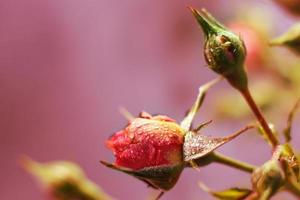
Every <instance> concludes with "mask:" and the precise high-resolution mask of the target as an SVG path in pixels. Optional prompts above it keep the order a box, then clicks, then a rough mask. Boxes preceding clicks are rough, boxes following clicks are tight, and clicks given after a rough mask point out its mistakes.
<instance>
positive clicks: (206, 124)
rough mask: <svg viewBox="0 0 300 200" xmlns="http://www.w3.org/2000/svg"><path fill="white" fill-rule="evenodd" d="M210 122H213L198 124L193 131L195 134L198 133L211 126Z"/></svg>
mask: <svg viewBox="0 0 300 200" xmlns="http://www.w3.org/2000/svg"><path fill="white" fill-rule="evenodd" d="M212 122H213V120H209V121H207V122H204V123H202V124H200V125H199V126H198V127H197V128H195V129H194V130H193V131H194V132H196V133H197V132H198V131H200V130H201V129H202V128H204V127H206V126H208V125H209V124H211V123H212Z"/></svg>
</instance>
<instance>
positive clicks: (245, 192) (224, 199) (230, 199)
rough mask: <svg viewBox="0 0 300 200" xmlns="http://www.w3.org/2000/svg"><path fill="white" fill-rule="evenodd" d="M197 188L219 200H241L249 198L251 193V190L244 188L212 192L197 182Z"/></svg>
mask: <svg viewBox="0 0 300 200" xmlns="http://www.w3.org/2000/svg"><path fill="white" fill-rule="evenodd" d="M199 187H200V188H201V189H202V190H203V191H205V192H207V193H210V194H211V195H212V196H214V197H216V198H217V199H220V200H241V199H244V198H246V197H247V196H249V195H250V194H251V192H252V191H251V190H249V189H244V188H230V189H227V190H223V191H212V190H211V189H210V188H208V187H207V186H206V185H205V184H203V183H201V182H199Z"/></svg>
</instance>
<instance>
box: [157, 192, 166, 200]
mask: <svg viewBox="0 0 300 200" xmlns="http://www.w3.org/2000/svg"><path fill="white" fill-rule="evenodd" d="M164 193H165V192H164V191H160V193H159V194H158V196H157V197H156V198H155V200H159V199H160V198H161V197H162V196H163V195H164Z"/></svg>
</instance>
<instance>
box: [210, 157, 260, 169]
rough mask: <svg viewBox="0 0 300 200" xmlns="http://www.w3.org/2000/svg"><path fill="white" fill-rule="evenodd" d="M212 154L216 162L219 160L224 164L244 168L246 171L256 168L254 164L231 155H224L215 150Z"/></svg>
mask: <svg viewBox="0 0 300 200" xmlns="http://www.w3.org/2000/svg"><path fill="white" fill-rule="evenodd" d="M212 156H213V160H214V162H217V163H220V164H223V165H227V166H230V167H233V168H236V169H239V170H242V171H244V172H248V173H252V172H253V171H254V170H255V168H256V167H255V166H253V165H250V164H248V163H245V162H242V161H239V160H236V159H233V158H230V157H228V156H225V155H222V154H220V153H216V152H214V153H213V154H212Z"/></svg>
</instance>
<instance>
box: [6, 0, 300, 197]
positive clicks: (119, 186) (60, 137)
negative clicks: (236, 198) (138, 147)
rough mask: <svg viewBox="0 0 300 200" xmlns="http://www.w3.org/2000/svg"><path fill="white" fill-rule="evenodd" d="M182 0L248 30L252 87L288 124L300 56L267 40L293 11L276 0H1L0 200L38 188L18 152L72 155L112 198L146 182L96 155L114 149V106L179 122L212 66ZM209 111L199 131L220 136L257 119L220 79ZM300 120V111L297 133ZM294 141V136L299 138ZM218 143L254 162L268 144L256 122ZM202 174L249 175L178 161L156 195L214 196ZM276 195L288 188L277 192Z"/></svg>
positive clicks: (139, 191) (243, 178) (280, 122)
mask: <svg viewBox="0 0 300 200" xmlns="http://www.w3.org/2000/svg"><path fill="white" fill-rule="evenodd" d="M188 5H192V6H194V7H196V8H201V7H205V8H207V9H208V10H209V11H210V12H211V13H212V14H213V15H215V16H216V17H217V18H218V19H220V21H222V22H223V23H225V24H226V25H228V26H229V27H232V28H233V29H234V30H236V31H237V33H238V34H240V35H241V36H242V37H243V38H244V39H245V40H246V45H247V48H249V50H248V54H249V56H248V57H249V59H250V58H252V59H250V60H247V65H248V71H249V76H250V83H251V88H252V90H253V92H254V93H256V95H257V96H256V99H257V101H259V103H260V105H261V106H262V108H264V110H265V112H266V113H267V117H268V119H270V120H272V122H274V124H275V125H276V128H278V130H279V131H280V130H282V128H284V125H285V122H286V119H287V115H288V112H289V110H290V108H291V107H292V105H293V103H294V102H295V101H296V98H297V94H299V91H300V89H299V86H298V85H299V84H297V83H299V80H300V78H299V76H300V72H299V70H298V69H300V66H296V67H294V66H295V65H296V64H295V63H297V62H299V59H298V58H297V57H296V56H295V55H294V54H292V53H291V52H290V51H289V50H287V49H284V48H279V47H274V50H273V48H272V49H270V47H268V45H267V43H268V41H267V40H268V39H269V38H272V37H274V36H277V35H279V34H281V33H283V32H284V31H285V30H287V28H288V27H290V26H291V25H292V24H293V23H294V22H295V21H297V20H298V18H297V17H295V16H292V15H290V14H288V12H285V11H284V10H283V9H281V8H280V7H279V6H278V5H277V4H275V3H274V2H272V1H271V0H257V1H255V0H243V1H240V0H226V1H225V0H189V1H187V0H164V1H161V0H152V1H146V0H122V1H119V0H84V1H83V0H72V1H70V0H60V1H51V0H45V1H39V0H2V1H0V47H1V48H0V91H1V92H0V113H1V115H0V142H1V143H0V157H1V161H0V162H1V168H0V169H1V170H0V177H1V182H0V194H1V199H3V200H17V199H32V200H35V199H36V200H38V199H45V195H44V193H43V192H42V191H41V190H40V188H39V187H38V185H37V184H36V181H35V180H34V179H33V178H32V177H31V176H30V175H28V174H27V173H26V172H24V170H23V169H22V168H21V167H20V165H19V164H18V160H19V158H20V156H21V155H24V154H25V155H28V156H30V157H32V158H33V159H35V160H37V161H40V162H47V161H53V160H71V161H74V162H76V163H79V164H80V165H81V166H82V168H83V169H84V170H85V172H86V174H87V176H88V177H89V178H90V179H91V180H93V181H95V182H96V183H98V184H99V185H100V186H101V187H102V188H103V189H104V190H105V191H106V192H107V193H109V194H110V195H112V196H114V197H115V198H116V199H121V200H122V199H130V200H141V199H147V197H148V196H149V194H151V193H153V191H152V190H151V189H149V188H147V187H146V185H145V184H144V183H142V182H140V181H138V180H135V179H134V178H132V177H129V176H127V175H125V174H121V173H118V172H116V171H113V170H110V169H108V168H105V167H103V166H102V165H100V163H99V160H107V161H112V162H113V160H114V158H113V154H112V153H111V152H110V151H109V150H108V149H107V148H106V147H105V144H104V143H105V140H106V139H107V138H108V137H109V136H110V135H111V134H113V133H114V132H116V131H118V130H120V129H122V128H123V127H124V126H125V125H126V123H127V122H126V120H125V119H124V117H122V115H121V114H120V113H119V110H118V109H119V107H120V106H124V107H125V108H127V109H128V110H129V111H130V112H132V113H133V114H135V115H137V114H138V113H139V112H140V111H142V110H145V111H148V112H150V113H152V114H157V113H161V114H166V115H168V116H170V117H173V118H174V119H176V120H178V121H180V120H181V119H182V118H183V116H184V114H185V112H186V110H187V109H188V108H189V107H190V105H191V104H192V103H193V101H194V99H195V96H196V93H197V89H198V87H199V85H201V84H203V83H205V82H207V81H209V80H211V79H213V78H215V77H216V75H215V74H214V73H212V72H211V71H210V70H208V69H207V67H206V63H205V62H204V58H203V53H202V48H203V35H202V33H201V31H200V29H199V27H198V25H197V23H196V21H195V20H194V19H193V17H192V15H191V13H190V12H189V11H188V9H187V8H186V6H188ZM248 25H249V26H248ZM249 27H250V28H249ZM247 41H248V42H247ZM251 56H252V57H251ZM297 67H298V68H297ZM297 70H298V71H297ZM294 72H299V73H298V74H299V75H298V76H296V75H297V73H294ZM298 78H299V79H298ZM297 81H298V82H297ZM210 119H213V120H214V121H213V123H212V124H211V125H210V126H209V127H207V128H206V129H204V130H203V133H204V134H207V135H220V136H222V135H227V134H229V133H233V132H234V131H236V130H237V129H240V128H241V127H243V126H245V125H246V124H248V123H249V122H251V121H252V120H253V118H252V116H251V115H250V114H249V111H248V109H247V107H245V105H244V104H243V101H242V100H241V99H240V97H239V95H238V94H237V92H236V91H234V90H233V89H232V88H230V87H229V85H228V84H227V83H226V82H222V83H220V84H219V85H218V86H216V87H214V88H213V89H212V90H211V91H210V92H209V94H208V95H207V99H206V101H205V103H204V106H203V107H202V109H201V111H200V113H199V115H198V117H197V119H196V121H197V122H198V123H200V122H203V121H207V120H210ZM299 122H300V121H299V117H298V118H297V119H296V121H295V122H294V125H295V126H294V129H293V133H294V135H296V133H297V130H298V131H299V130H300V129H299V128H300V126H299ZM293 143H294V144H295V145H297V146H298V147H299V144H300V138H299V137H298V136H297V137H294V141H293ZM220 151H221V152H222V153H224V154H226V155H230V156H232V157H234V158H238V159H240V160H243V161H247V162H249V163H252V164H255V165H260V164H262V163H264V162H265V161H266V160H267V159H268V158H269V157H270V155H271V152H270V148H269V147H268V146H267V145H266V143H265V142H264V140H263V139H262V138H261V137H260V136H258V134H256V131H249V132H247V133H245V134H243V135H241V136H240V137H238V138H237V139H236V140H234V141H233V142H231V143H229V144H227V145H225V146H224V147H222V148H220ZM198 181H202V182H204V183H205V184H207V185H208V186H210V187H212V188H214V189H225V188H228V187H233V186H240V187H250V180H249V176H248V174H245V173H243V172H239V171H236V170H233V169H230V168H228V167H225V166H220V165H217V164H216V165H214V164H213V165H210V166H208V167H205V168H201V169H200V172H197V171H195V170H191V169H188V170H185V171H184V172H183V175H182V176H181V178H180V180H179V181H178V184H177V185H176V186H175V188H174V189H173V190H171V191H170V192H168V193H166V194H165V196H164V197H163V198H162V199H165V200H171V199H172V200H173V199H188V200H196V199H203V200H209V199H212V197H210V196H209V195H208V194H206V193H205V192H203V191H201V190H200V188H199V187H198V185H197V183H198ZM274 199H278V200H279V199H285V200H288V199H291V200H293V199H294V198H293V197H292V196H290V195H289V194H286V193H281V194H279V195H277V196H276V197H274Z"/></svg>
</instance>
